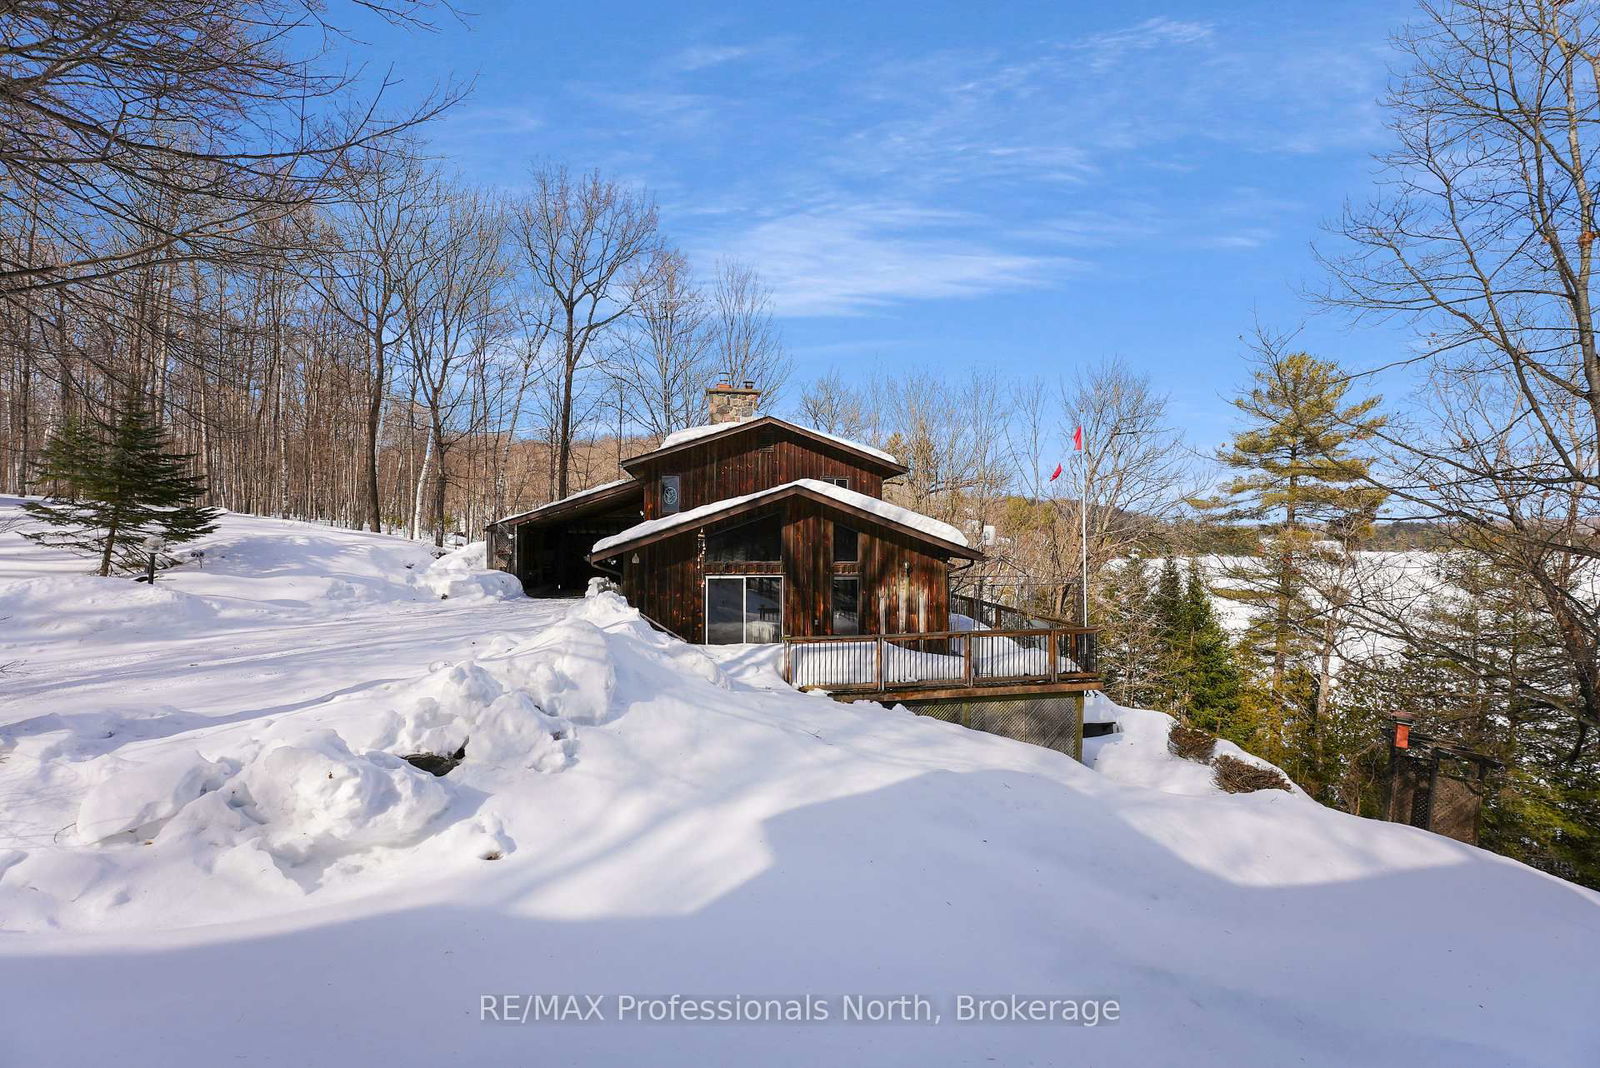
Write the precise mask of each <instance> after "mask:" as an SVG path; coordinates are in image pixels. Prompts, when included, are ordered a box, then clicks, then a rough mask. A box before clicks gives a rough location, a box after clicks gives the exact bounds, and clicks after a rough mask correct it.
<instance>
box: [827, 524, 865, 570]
mask: <svg viewBox="0 0 1600 1068" xmlns="http://www.w3.org/2000/svg"><path fill="white" fill-rule="evenodd" d="M860 559H861V535H860V533H858V532H857V531H856V530H854V529H853V528H851V527H847V526H845V525H844V524H843V523H835V524H834V525H833V562H834V563H836V564H853V563H856V562H857V561H859V560H860Z"/></svg>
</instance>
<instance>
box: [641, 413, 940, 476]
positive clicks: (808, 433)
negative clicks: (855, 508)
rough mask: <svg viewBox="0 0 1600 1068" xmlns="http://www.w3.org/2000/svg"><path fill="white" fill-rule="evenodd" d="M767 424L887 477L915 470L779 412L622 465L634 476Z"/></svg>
mask: <svg viewBox="0 0 1600 1068" xmlns="http://www.w3.org/2000/svg"><path fill="white" fill-rule="evenodd" d="M763 423H764V424H766V425H768V426H779V427H782V428H784V429H787V430H794V431H798V432H799V433H800V434H802V435H804V436H805V437H808V438H810V439H811V440H812V441H817V442H820V443H822V444H823V445H827V446H830V447H832V448H835V449H838V450H839V451H840V452H845V453H849V454H850V455H851V456H855V457H858V458H860V459H861V460H862V461H864V462H865V463H866V464H869V465H871V466H873V467H875V468H878V469H880V470H882V471H884V472H885V475H884V477H885V478H894V477H896V476H898V475H903V474H905V473H907V472H908V471H910V470H911V468H909V467H907V466H906V465H905V464H903V463H900V462H899V461H898V460H894V461H890V460H885V459H884V458H883V457H881V456H874V455H873V454H872V453H870V452H863V451H862V450H861V449H856V448H852V447H851V446H849V445H847V444H845V443H844V442H842V441H839V440H837V439H836V438H830V437H828V436H826V435H823V434H818V433H816V432H814V431H812V430H809V429H808V428H806V427H803V426H801V425H800V424H798V423H791V422H789V421H788V420H787V419H779V418H778V417H777V416H775V415H762V416H758V417H756V418H755V419H748V420H745V421H744V422H740V423H730V424H728V429H727V430H725V431H720V432H718V433H715V434H706V435H704V436H702V437H698V438H695V439H694V440H692V441H685V442H683V443H682V444H679V445H674V446H672V447H671V448H670V449H655V450H652V451H650V452H642V453H640V454H639V455H637V456H630V457H628V458H627V459H626V460H623V461H622V463H621V464H619V465H618V466H619V467H621V468H622V469H623V470H624V471H626V472H627V473H628V474H630V475H632V474H633V473H634V470H633V469H634V467H635V465H640V464H644V463H647V462H649V461H652V460H659V459H662V458H664V457H668V456H676V455H678V454H679V453H682V452H687V451H688V450H690V449H693V448H694V447H695V446H697V445H700V444H703V443H705V442H707V441H714V440H716V439H718V438H721V437H723V436H724V435H725V434H731V433H733V432H734V431H736V430H747V429H749V428H751V427H757V426H761V425H762V424H763ZM636 477H637V476H636Z"/></svg>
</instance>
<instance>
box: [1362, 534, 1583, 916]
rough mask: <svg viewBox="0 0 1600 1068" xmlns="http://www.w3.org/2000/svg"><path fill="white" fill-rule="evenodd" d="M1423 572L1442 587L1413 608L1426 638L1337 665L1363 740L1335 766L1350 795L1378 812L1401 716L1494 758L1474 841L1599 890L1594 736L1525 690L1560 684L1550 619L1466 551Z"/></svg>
mask: <svg viewBox="0 0 1600 1068" xmlns="http://www.w3.org/2000/svg"><path fill="white" fill-rule="evenodd" d="M1432 577H1433V578H1434V580H1435V581H1436V583H1437V586H1438V588H1439V589H1440V590H1441V591H1443V592H1441V593H1440V594H1439V595H1438V596H1436V597H1433V598H1431V599H1430V600H1429V602H1428V604H1427V605H1426V606H1425V607H1424V608H1422V609H1421V611H1423V612H1424V613H1425V623H1426V630H1427V632H1428V634H1429V635H1430V640H1429V643H1428V644H1427V645H1425V646H1422V645H1415V644H1413V645H1408V646H1406V647H1404V648H1402V649H1400V650H1399V651H1396V652H1391V653H1387V654H1385V655H1382V656H1377V657H1373V658H1371V659H1369V660H1363V661H1356V662H1352V663H1351V664H1349V665H1347V667H1346V670H1345V676H1346V679H1345V681H1344V683H1343V685H1342V686H1341V694H1340V699H1339V704H1340V705H1341V706H1342V708H1343V710H1344V711H1345V715H1344V716H1342V717H1336V721H1340V720H1343V719H1354V718H1356V717H1364V720H1365V724H1364V730H1365V732H1366V736H1367V743H1368V744H1367V748H1366V750H1365V752H1361V753H1359V754H1358V758H1357V759H1356V760H1353V761H1352V762H1351V763H1350V765H1349V766H1347V768H1346V769H1345V779H1346V781H1347V782H1349V783H1350V784H1351V789H1350V790H1349V800H1351V801H1353V802H1355V803H1358V804H1359V806H1360V811H1362V812H1365V813H1366V814H1369V815H1379V814H1380V813H1381V808H1380V805H1381V802H1382V790H1381V788H1380V784H1381V782H1382V780H1383V775H1384V770H1385V763H1386V754H1387V745H1386V744H1384V742H1383V739H1385V738H1386V736H1387V726H1388V720H1389V718H1390V717H1391V716H1395V715H1404V716H1407V717H1409V718H1410V719H1411V720H1412V721H1413V722H1414V723H1415V725H1416V727H1415V729H1416V730H1417V731H1418V732H1419V733H1423V734H1428V735H1432V736H1434V737H1437V738H1440V739H1443V740H1445V741H1447V742H1449V743H1451V744H1454V745H1458V746H1461V747H1462V748H1465V749H1470V750H1473V751H1476V752H1481V753H1485V754H1487V755H1488V756H1491V757H1494V758H1496V759H1498V760H1500V761H1501V762H1502V763H1504V764H1505V766H1506V771H1505V772H1504V774H1503V775H1501V776H1499V777H1498V781H1497V782H1496V783H1495V789H1494V790H1493V791H1492V792H1491V793H1490V794H1489V796H1488V799H1487V801H1486V804H1485V808H1484V814H1483V825H1482V829H1481V836H1480V839H1479V844H1480V845H1482V846H1483V847H1484V848H1485V849H1491V850H1493V851H1495V852H1497V853H1501V854H1504V855H1505V856H1509V857H1514V858H1516V859H1518V860H1521V861H1524V862H1525V863H1528V864H1532V865H1534V866H1536V867H1540V868H1543V869H1545V870H1547V871H1553V872H1555V873H1556V874H1558V875H1561V876H1562V877H1563V878H1567V879H1572V880H1573V881H1575V882H1580V883H1583V884H1585V885H1587V886H1596V887H1600V744H1597V743H1596V740H1595V739H1594V738H1593V737H1592V736H1591V735H1590V734H1589V732H1587V731H1585V730H1584V728H1583V726H1582V724H1580V723H1575V722H1574V721H1573V720H1572V718H1571V717H1570V716H1567V715H1563V714H1562V712H1561V711H1560V710H1559V709H1558V708H1556V707H1553V704H1552V703H1547V702H1541V701H1536V700H1530V699H1529V698H1528V696H1527V693H1528V691H1529V690H1530V689H1534V690H1545V691H1547V692H1549V693H1552V694H1557V693H1560V692H1561V687H1563V686H1570V685H1571V683H1570V680H1569V676H1568V674H1567V671H1566V667H1565V664H1564V663H1563V661H1562V658H1561V653H1560V651H1559V650H1560V644H1559V635H1558V634H1557V632H1556V627H1555V625H1554V624H1553V623H1552V622H1551V621H1550V619H1549V617H1548V615H1546V614H1545V613H1543V612H1542V611H1540V610H1539V608H1538V607H1537V604H1536V602H1534V601H1533V600H1532V599H1531V598H1529V597H1528V595H1527V591H1526V588H1525V586H1524V584H1523V582H1522V580H1521V579H1520V578H1519V576H1518V575H1517V573H1516V572H1515V571H1514V570H1512V569H1508V568H1504V567H1501V566H1498V565H1496V564H1495V563H1493V562H1492V560H1491V559H1490V558H1488V557H1486V556H1483V555H1480V554H1478V553H1476V552H1472V551H1459V552H1454V553H1448V554H1441V556H1440V562H1439V564H1438V566H1437V569H1436V572H1435V574H1434V575H1433V576H1432ZM1460 650H1467V651H1470V652H1471V653H1472V654H1473V655H1472V656H1471V657H1467V658H1463V657H1461V656H1459V655H1454V654H1456V653H1457V652H1458V651H1460ZM1479 664H1492V665H1494V668H1493V670H1483V669H1482V668H1479V667H1475V666H1474V665H1479ZM1346 807H1351V808H1352V810H1354V807H1355V806H1354V804H1351V805H1347V806H1346Z"/></svg>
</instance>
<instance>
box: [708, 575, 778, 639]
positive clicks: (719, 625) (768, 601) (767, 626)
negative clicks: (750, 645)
mask: <svg viewBox="0 0 1600 1068" xmlns="http://www.w3.org/2000/svg"><path fill="white" fill-rule="evenodd" d="M782 637H783V579H782V578H781V577H779V576H777V575H708V576H707V577H706V644H707V645H737V644H740V643H741V642H775V641H779V640H780V639H781V638H782Z"/></svg>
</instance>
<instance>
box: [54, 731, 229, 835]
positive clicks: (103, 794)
mask: <svg viewBox="0 0 1600 1068" xmlns="http://www.w3.org/2000/svg"><path fill="white" fill-rule="evenodd" d="M234 770H237V769H234ZM228 773H229V769H228V767H227V766H226V765H225V764H222V763H220V762H218V761H213V760H207V759H205V758H204V757H202V756H201V755H200V754H199V753H196V752H193V751H190V752H178V753H173V754H170V755H163V756H159V757H157V758H155V759H153V760H150V761H148V762H144V763H137V764H133V765H131V766H129V765H128V764H127V763H126V762H124V761H115V760H113V761H112V762H111V763H110V764H109V765H108V767H107V768H106V769H104V772H103V774H105V778H104V779H103V780H102V781H101V782H100V784H99V785H98V786H95V787H94V788H93V789H91V790H90V791H89V793H88V794H87V795H86V796H85V797H84V799H83V804H81V805H80V806H79V807H78V823H77V832H78V839H79V841H82V842H90V843H92V842H101V841H104V840H106V839H107V838H111V837H113V836H114V835H118V834H122V833H123V832H125V831H136V830H138V829H139V828H141V827H146V826H148V825H150V824H152V823H156V822H157V821H163V820H166V819H168V818H169V817H171V816H173V815H175V814H177V812H178V811H179V810H180V809H182V808H183V807H184V806H185V805H187V804H189V802H191V801H193V800H195V799H196V798H198V797H200V796H201V795H202V794H204V793H207V792H208V791H211V790H215V789H217V788H218V787H220V786H221V785H222V784H223V782H224V781H225V780H226V778H227V776H228Z"/></svg>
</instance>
